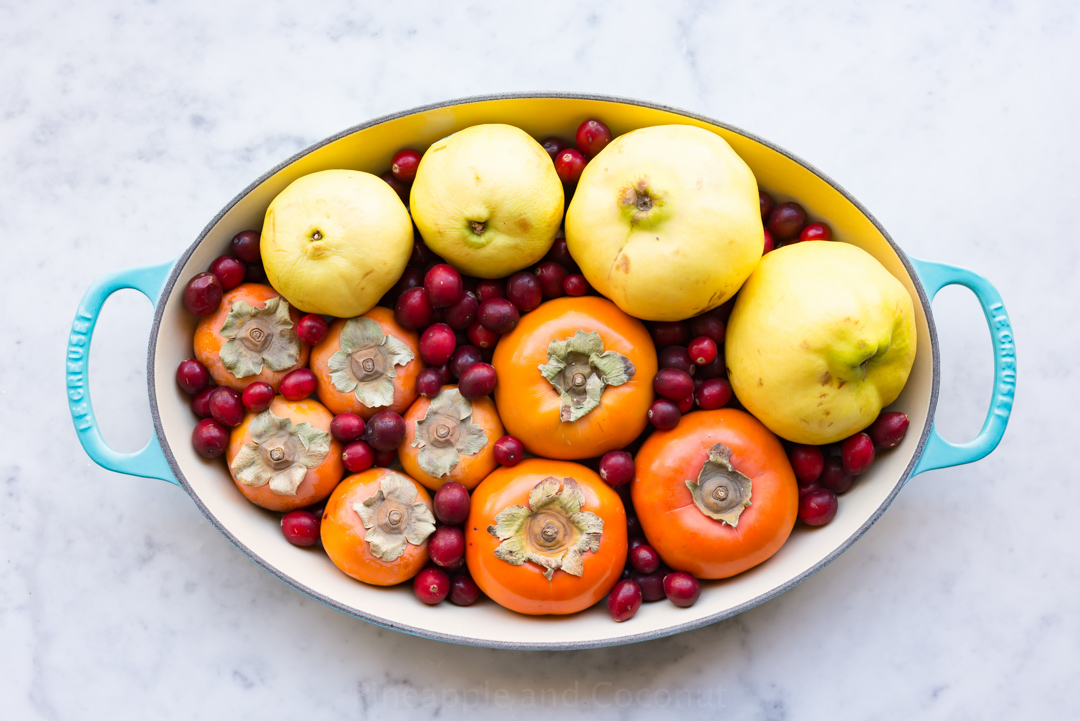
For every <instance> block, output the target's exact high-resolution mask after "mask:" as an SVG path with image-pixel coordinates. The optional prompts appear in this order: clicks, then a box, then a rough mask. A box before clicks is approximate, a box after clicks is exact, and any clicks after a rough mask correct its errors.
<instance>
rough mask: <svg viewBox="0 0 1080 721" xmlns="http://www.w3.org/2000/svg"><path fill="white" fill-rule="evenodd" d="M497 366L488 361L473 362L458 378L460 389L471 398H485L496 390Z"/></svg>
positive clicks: (462, 393)
mask: <svg viewBox="0 0 1080 721" xmlns="http://www.w3.org/2000/svg"><path fill="white" fill-rule="evenodd" d="M496 380H497V378H496V376H495V368H494V367H492V366H491V365H489V364H488V363H473V364H472V365H471V366H469V367H468V368H467V369H466V370H465V372H464V373H462V374H461V377H460V378H458V390H459V391H461V395H463V396H465V397H466V398H468V399H469V400H472V399H474V398H483V397H484V396H486V395H487V394H489V393H491V392H492V391H493V390H495V383H496Z"/></svg>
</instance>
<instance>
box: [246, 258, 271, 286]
mask: <svg viewBox="0 0 1080 721" xmlns="http://www.w3.org/2000/svg"><path fill="white" fill-rule="evenodd" d="M244 282H245V283H262V284H263V285H265V284H267V283H269V282H270V281H269V280H267V278H266V269H265V268H263V265H262V263H248V267H247V272H246V273H245V274H244Z"/></svg>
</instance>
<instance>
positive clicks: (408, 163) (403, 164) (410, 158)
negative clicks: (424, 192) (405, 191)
mask: <svg viewBox="0 0 1080 721" xmlns="http://www.w3.org/2000/svg"><path fill="white" fill-rule="evenodd" d="M418 165H420V153H418V152H416V151H415V150H410V149H408V148H406V149H405V150H399V151H398V152H397V154H396V155H395V156H394V159H393V160H392V161H391V163H390V172H391V173H393V174H394V177H395V178H397V179H398V180H400V181H401V182H402V183H411V182H412V181H413V178H415V177H416V167H417V166H418Z"/></svg>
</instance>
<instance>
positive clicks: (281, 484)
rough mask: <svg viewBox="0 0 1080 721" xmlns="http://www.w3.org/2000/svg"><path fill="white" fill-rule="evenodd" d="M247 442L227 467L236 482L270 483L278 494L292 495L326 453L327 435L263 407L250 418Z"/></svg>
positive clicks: (328, 438)
mask: <svg viewBox="0 0 1080 721" xmlns="http://www.w3.org/2000/svg"><path fill="white" fill-rule="evenodd" d="M250 432H251V441H249V442H248V443H245V444H244V445H243V446H241V447H240V451H239V452H238V453H237V454H236V457H235V458H233V461H232V463H231V464H229V469H230V470H231V471H232V473H233V477H234V478H236V480H237V482H238V483H241V484H243V485H245V486H250V487H252V488H258V487H260V486H265V485H266V484H267V483H269V484H270V490H271V491H273V492H274V493H276V494H278V495H279V496H295V495H296V489H297V488H299V487H300V484H301V483H303V481H304V476H306V475H307V472H308V469H309V468H315V467H316V466H319V465H320V464H321V463H322V462H323V460H325V459H326V456H327V454H328V453H330V434H329V433H327V432H326V431H321V430H319V429H318V428H316V427H315V426H313V425H311V424H310V423H307V422H304V423H297V424H296V425H293V422H292V421H291V420H290V419H288V418H279V417H278V416H276V415H274V413H273V411H271V410H269V409H267V410H265V411H263V412H262V413H260V414H258V415H257V416H255V417H254V418H252V419H251V425H250Z"/></svg>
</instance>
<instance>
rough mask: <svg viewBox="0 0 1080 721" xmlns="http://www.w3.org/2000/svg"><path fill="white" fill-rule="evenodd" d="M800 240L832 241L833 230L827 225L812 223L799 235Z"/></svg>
mask: <svg viewBox="0 0 1080 721" xmlns="http://www.w3.org/2000/svg"><path fill="white" fill-rule="evenodd" d="M799 240H800V241H806V240H832V228H830V227H829V226H828V225H826V224H825V223H811V224H810V225H808V226H806V227H805V228H803V229H802V232H801V233H799Z"/></svg>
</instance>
